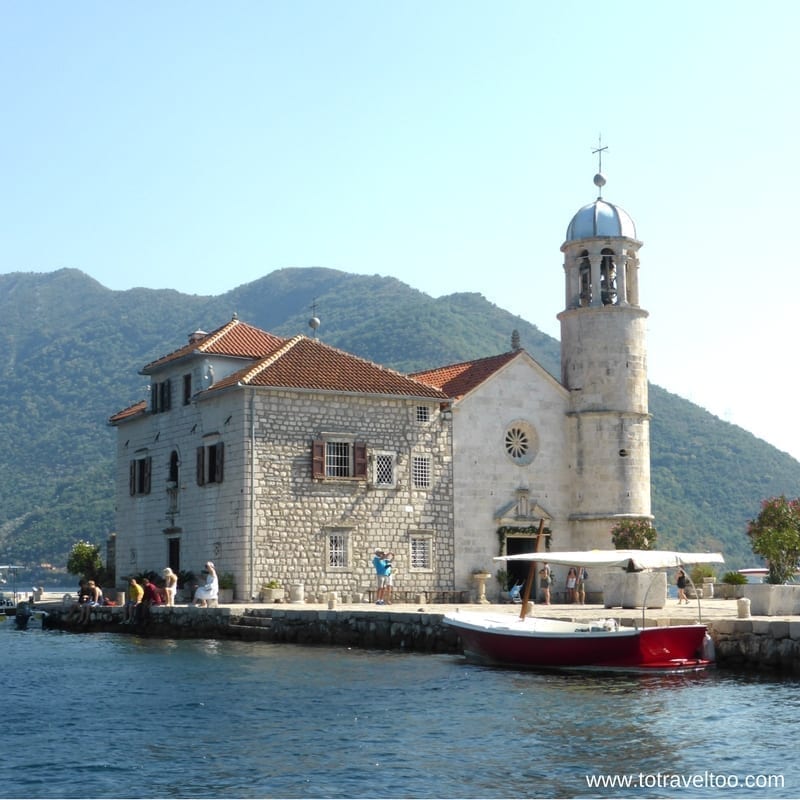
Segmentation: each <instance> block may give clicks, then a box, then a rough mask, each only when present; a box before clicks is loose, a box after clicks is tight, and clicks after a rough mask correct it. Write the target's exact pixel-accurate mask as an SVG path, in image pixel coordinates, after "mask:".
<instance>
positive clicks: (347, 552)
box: [325, 528, 352, 572]
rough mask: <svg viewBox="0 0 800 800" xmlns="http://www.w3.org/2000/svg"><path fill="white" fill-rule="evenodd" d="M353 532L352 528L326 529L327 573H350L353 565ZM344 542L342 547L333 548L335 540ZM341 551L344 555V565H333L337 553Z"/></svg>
mask: <svg viewBox="0 0 800 800" xmlns="http://www.w3.org/2000/svg"><path fill="white" fill-rule="evenodd" d="M350 534H351V531H350V528H326V529H325V569H326V571H327V572H349V571H350V565H351V564H352V555H351V539H352V537H351V535H350ZM334 538H340V539H341V540H342V542H341V547H334V546H333V544H334V543H333V541H332V540H333V539H334ZM337 550H339V551H341V553H342V555H343V562H344V563H342V564H334V563H332V561H333V558H334V552H335V551H337Z"/></svg>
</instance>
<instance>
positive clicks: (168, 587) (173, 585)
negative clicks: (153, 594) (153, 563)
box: [161, 567, 178, 606]
mask: <svg viewBox="0 0 800 800" xmlns="http://www.w3.org/2000/svg"><path fill="white" fill-rule="evenodd" d="M161 574H162V575H163V576H164V599H165V601H166V605H168V606H174V605H175V593H176V591H177V589H178V576H177V575H176V574H175V573H174V572H173V571H172V569H170V567H167V568H166V569H165V570H164V571H163V572H162V573H161Z"/></svg>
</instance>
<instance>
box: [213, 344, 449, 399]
mask: <svg viewBox="0 0 800 800" xmlns="http://www.w3.org/2000/svg"><path fill="white" fill-rule="evenodd" d="M237 383H242V384H246V385H248V386H274V387H285V388H292V389H318V390H322V391H331V392H352V393H358V394H386V395H395V396H404V397H419V398H428V397H429V398H431V399H437V400H445V399H447V395H446V394H445V393H444V392H442V391H440V390H439V389H438V388H436V387H433V386H431V385H430V384H427V383H423V382H421V381H417V380H414V379H413V378H410V377H407V376H406V375H402V374H401V373H399V372H395V371H394V370H391V369H387V368H386V367H382V366H380V365H378V364H374V363H372V362H371V361H367V360H365V359H363V358H359V357H358V356H354V355H351V354H350V353H346V352H344V351H343V350H338V349H336V348H335V347H331V346H330V345H327V344H323V343H322V342H320V341H319V340H317V339H309V338H308V337H307V336H295V337H294V338H293V339H291V340H289V341H288V342H286V343H285V344H284V345H283V346H282V347H281V348H279V349H277V350H276V351H275V352H273V353H271V354H270V355H269V356H268V357H266V358H264V359H261V360H260V361H259V362H258V363H257V364H254V365H252V366H249V367H247V368H245V369H241V370H239V371H238V372H236V373H234V374H233V375H230V376H228V377H227V378H225V379H223V380H221V381H219V382H218V383H215V384H214V385H213V386H212V387H211V388H210V389H209V390H208V391H210V392H212V391H215V390H218V389H222V388H225V387H227V386H232V385H235V384H237Z"/></svg>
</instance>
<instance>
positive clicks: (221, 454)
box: [214, 442, 225, 483]
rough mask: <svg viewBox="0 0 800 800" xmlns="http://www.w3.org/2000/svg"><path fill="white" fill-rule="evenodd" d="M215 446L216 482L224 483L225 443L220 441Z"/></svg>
mask: <svg viewBox="0 0 800 800" xmlns="http://www.w3.org/2000/svg"><path fill="white" fill-rule="evenodd" d="M215 447H216V456H217V458H216V461H215V463H214V482H215V483H222V471H223V470H222V463H223V461H224V460H225V443H224V442H219V444H217V445H216V446H215Z"/></svg>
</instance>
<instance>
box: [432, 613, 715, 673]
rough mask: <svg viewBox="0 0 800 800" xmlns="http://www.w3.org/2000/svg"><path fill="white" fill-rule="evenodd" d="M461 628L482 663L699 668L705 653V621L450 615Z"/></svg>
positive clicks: (705, 662) (472, 655)
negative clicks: (606, 622) (623, 624)
mask: <svg viewBox="0 0 800 800" xmlns="http://www.w3.org/2000/svg"><path fill="white" fill-rule="evenodd" d="M444 621H445V623H447V624H448V625H451V626H453V627H455V628H456V629H458V632H459V635H460V637H461V642H462V646H463V650H464V654H465V656H466V657H467V658H468V659H469V660H471V661H476V662H480V663H484V664H494V665H502V666H513V667H522V668H541V669H624V670H647V671H657V670H665V671H678V670H697V669H704V668H705V667H707V666H709V665H710V664H711V663H713V662H712V659H710V658H708V657H704V656H703V645H704V640H705V636H706V626H705V625H671V626H666V627H652V628H641V629H640V628H618V629H617V628H616V626H608V627H604V626H603V625H602V624H601V623H597V624H593V623H585V624H580V623H568V622H558V621H555V620H541V619H526V620H514V621H513V622H512V621H509V620H508V618H506V619H505V620H503V621H497V620H487V619H483V620H481V619H480V618H475V619H470V618H469V617H467V616H466V615H463V616H459V615H457V614H453V615H446V616H445V618H444Z"/></svg>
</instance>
